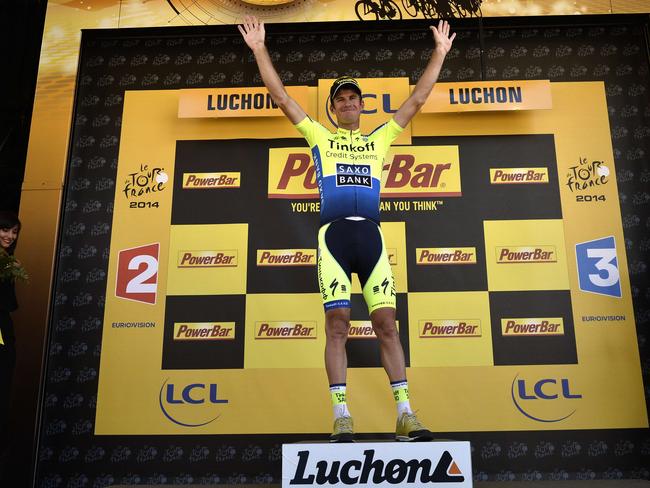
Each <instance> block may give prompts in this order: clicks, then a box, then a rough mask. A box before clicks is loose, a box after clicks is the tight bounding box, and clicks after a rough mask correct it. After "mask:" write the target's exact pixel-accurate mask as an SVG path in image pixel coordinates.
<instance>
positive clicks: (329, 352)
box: [238, 17, 456, 442]
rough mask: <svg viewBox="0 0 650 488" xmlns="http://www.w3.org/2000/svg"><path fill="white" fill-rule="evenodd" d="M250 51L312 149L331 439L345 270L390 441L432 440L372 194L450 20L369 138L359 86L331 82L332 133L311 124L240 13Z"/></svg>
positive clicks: (443, 44)
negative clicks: (379, 385)
mask: <svg viewBox="0 0 650 488" xmlns="http://www.w3.org/2000/svg"><path fill="white" fill-rule="evenodd" d="M238 28H239V31H240V32H241V34H242V36H243V37H244V40H245V41H246V44H247V45H248V47H250V48H251V50H252V51H253V54H254V55H255V60H256V61H257V66H258V68H259V70H260V74H261V76H262V81H263V82H264V85H266V88H267V89H268V91H269V93H270V94H271V96H272V97H273V101H274V102H275V103H276V104H277V105H278V106H279V107H280V109H282V111H283V112H284V114H285V115H286V116H287V117H288V118H289V120H290V121H291V122H292V123H293V124H294V125H295V126H296V129H297V130H298V131H299V132H300V133H301V134H302V135H303V136H304V137H305V139H306V140H307V142H308V144H309V147H310V148H311V151H312V157H313V161H314V166H315V170H316V180H317V183H318V189H319V192H320V201H321V207H320V208H321V210H320V219H321V227H320V230H319V232H318V284H319V288H320V292H321V295H322V298H323V304H324V306H325V336H326V342H325V369H326V370H327V377H328V380H329V383H330V394H331V398H332V403H333V406H334V417H335V420H334V429H333V433H332V435H331V436H330V440H331V441H332V442H351V441H352V440H353V423H352V416H351V415H350V412H349V410H348V407H347V403H346V373H347V356H346V352H345V343H346V341H347V337H348V331H349V328H350V293H351V289H352V286H351V273H357V275H358V277H359V281H360V283H361V286H362V288H363V296H364V299H365V301H366V304H367V305H368V311H369V313H370V319H371V321H372V327H373V329H374V331H375V334H376V336H377V339H378V340H379V348H380V355H381V361H382V365H383V366H384V369H385V370H386V373H387V375H388V378H389V380H390V384H391V387H392V390H393V396H394V397H395V402H396V404H397V427H396V439H397V440H399V441H420V440H431V439H432V434H431V432H430V431H428V430H427V429H425V428H424V427H423V426H422V424H420V422H419V421H418V419H417V417H416V416H415V414H414V413H413V411H412V410H411V406H410V404H409V393H408V385H407V382H406V367H405V362H404V350H403V349H402V344H401V343H400V339H399V334H398V331H397V327H396V324H395V284H394V281H393V274H392V271H391V268H390V264H389V262H388V255H387V253H386V247H385V244H384V238H383V235H382V233H381V229H380V227H379V193H380V184H381V172H382V166H383V161H384V157H385V155H386V152H387V151H388V149H389V148H390V145H391V144H392V142H393V141H394V140H395V139H396V138H397V136H398V135H399V134H400V132H401V131H402V130H403V128H404V127H406V125H407V124H408V123H409V122H410V121H411V119H412V118H413V117H414V116H415V114H417V113H418V111H419V110H420V108H421V107H422V105H424V102H425V101H426V99H427V97H428V96H429V94H430V93H431V90H432V89H433V85H434V84H435V82H436V80H437V79H438V75H439V73H440V69H441V68H442V63H443V61H444V59H445V56H446V55H447V53H448V52H449V50H450V49H451V44H452V42H453V40H454V38H455V37H456V34H453V35H451V36H450V35H449V30H450V29H449V24H448V23H447V22H446V21H440V22H439V23H438V26H437V27H434V26H431V27H430V29H431V31H432V33H433V39H434V41H435V49H434V51H433V55H432V56H431V59H430V61H429V63H428V64H427V66H426V68H425V70H424V72H423V73H422V76H421V77H420V79H419V80H418V82H417V84H416V85H415V88H414V89H413V92H412V93H411V95H410V96H409V97H408V98H407V99H406V101H405V102H404V103H403V104H402V106H401V107H400V108H399V110H397V112H396V113H395V115H394V116H393V118H391V119H390V120H389V121H388V122H386V123H385V124H382V125H381V126H379V127H377V128H376V129H375V130H374V131H373V132H371V133H370V134H368V135H362V134H361V132H360V130H359V122H360V118H361V111H362V110H363V106H364V103H363V98H362V94H361V87H360V86H359V83H358V82H357V81H356V80H355V79H353V78H350V77H345V76H344V77H341V78H338V79H337V80H336V81H334V83H333V84H332V87H331V88H330V97H329V103H330V106H329V109H330V111H331V112H332V113H333V114H334V116H335V117H336V123H337V125H338V129H337V131H336V132H333V133H332V132H330V131H329V130H327V129H326V128H325V127H323V126H322V125H321V124H319V123H318V122H316V121H314V120H312V119H311V118H310V117H309V116H308V115H307V114H306V113H305V111H304V110H303V109H302V108H301V107H300V106H299V105H298V104H297V103H296V101H295V100H293V99H292V98H291V97H290V96H289V95H288V94H287V92H286V90H285V87H284V85H283V84H282V81H281V80H280V77H279V76H278V73H277V71H276V70H275V68H274V67H273V63H272V62H271V58H270V56H269V53H268V51H267V49H266V46H265V44H264V38H265V33H264V24H263V23H262V22H260V21H258V19H256V18H255V17H246V18H245V20H244V23H243V24H242V25H240V26H238Z"/></svg>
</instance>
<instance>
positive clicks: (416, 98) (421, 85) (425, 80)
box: [393, 20, 456, 127]
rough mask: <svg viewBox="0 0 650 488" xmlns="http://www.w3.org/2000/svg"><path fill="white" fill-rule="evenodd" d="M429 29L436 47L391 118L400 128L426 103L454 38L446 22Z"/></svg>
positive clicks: (454, 35) (443, 21)
mask: <svg viewBox="0 0 650 488" xmlns="http://www.w3.org/2000/svg"><path fill="white" fill-rule="evenodd" d="M429 29H431V32H432V33H433V38H434V40H435V41H436V47H435V49H434V50H433V55H432V56H431V59H430V60H429V63H428V64H427V67H426V68H425V69H424V73H422V76H421V77H420V79H419V80H418V82H417V83H416V85H415V88H413V92H412V93H411V95H410V96H409V97H408V98H407V99H406V101H405V102H404V103H403V104H402V106H401V107H400V108H399V109H398V110H397V112H396V113H395V115H394V116H393V118H394V119H395V122H397V123H398V124H399V125H400V127H406V126H407V125H408V123H409V122H410V121H411V119H412V118H413V117H415V114H417V113H418V112H419V111H420V109H421V108H422V105H424V102H426V100H427V98H428V97H429V94H430V93H431V90H433V85H435V84H436V81H437V80H438V76H439V75H440V69H441V68H442V63H443V62H444V61H445V56H447V53H448V52H449V50H450V49H451V44H452V42H453V41H454V38H455V37H456V33H455V32H454V33H453V34H452V35H451V36H450V35H449V30H450V27H449V23H448V22H447V21H446V20H441V21H440V22H438V27H437V28H436V27H434V26H430V27H429Z"/></svg>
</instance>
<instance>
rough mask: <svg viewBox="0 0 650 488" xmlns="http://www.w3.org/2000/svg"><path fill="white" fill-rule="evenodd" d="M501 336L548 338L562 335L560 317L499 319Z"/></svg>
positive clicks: (562, 323)
mask: <svg viewBox="0 0 650 488" xmlns="http://www.w3.org/2000/svg"><path fill="white" fill-rule="evenodd" d="M501 335H503V336H549V335H564V321H563V320H562V317H553V318H526V319H501Z"/></svg>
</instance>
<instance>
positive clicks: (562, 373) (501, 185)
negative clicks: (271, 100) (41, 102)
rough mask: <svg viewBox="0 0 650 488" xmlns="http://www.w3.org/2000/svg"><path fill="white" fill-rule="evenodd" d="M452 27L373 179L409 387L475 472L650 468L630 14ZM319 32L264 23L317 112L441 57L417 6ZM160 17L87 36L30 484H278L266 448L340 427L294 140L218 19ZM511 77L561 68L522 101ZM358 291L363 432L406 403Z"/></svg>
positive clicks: (355, 381)
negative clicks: (138, 26) (200, 23)
mask: <svg viewBox="0 0 650 488" xmlns="http://www.w3.org/2000/svg"><path fill="white" fill-rule="evenodd" d="M459 24H460V26H459V27H460V35H459V39H458V41H457V43H456V44H455V47H454V50H453V51H452V52H451V53H450V56H449V59H448V62H447V64H446V65H445V68H444V70H443V73H442V75H441V81H442V82H454V83H449V84H446V85H443V84H442V83H441V84H440V85H439V90H442V92H443V93H444V92H445V90H446V93H447V98H446V104H445V103H442V102H440V103H432V105H431V106H430V107H428V108H427V113H423V114H421V115H419V116H418V117H417V118H416V119H414V121H413V123H412V124H411V126H410V127H409V128H408V130H407V131H406V134H405V135H403V136H402V139H400V140H399V141H398V143H397V145H396V146H394V147H393V149H392V150H391V153H390V154H389V156H388V157H387V160H386V163H385V168H384V169H385V171H384V175H383V178H384V189H385V190H384V195H383V202H382V216H383V217H382V218H383V222H382V228H383V230H384V232H385V236H386V245H387V248H388V252H389V258H390V260H391V264H392V268H393V272H394V275H395V277H396V293H397V303H398V323H399V330H400V335H401V337H402V342H403V344H404V346H405V350H406V355H407V364H408V366H409V373H408V374H409V379H410V384H411V390H412V393H413V398H414V404H415V406H416V408H418V409H419V415H420V417H421V418H422V420H424V421H425V422H426V423H427V424H428V425H429V426H430V427H431V428H432V429H434V430H436V431H439V432H443V433H446V434H445V436H446V437H453V438H456V439H468V440H471V441H472V442H473V448H474V460H473V464H474V469H475V472H476V474H475V477H476V479H479V480H481V479H570V478H574V479H575V478H577V479H591V478H597V477H598V478H608V477H609V478H612V477H614V478H615V477H624V476H625V477H647V475H648V473H647V472H646V471H644V468H642V466H645V465H647V463H646V462H645V461H647V457H648V455H650V441H649V440H648V438H647V426H648V422H647V407H646V402H645V395H644V387H643V381H642V371H641V365H640V361H639V345H638V341H637V328H636V325H637V323H636V322H639V324H647V317H645V316H643V315H642V316H639V315H638V314H637V318H640V320H638V321H635V315H634V310H633V298H634V299H636V300H643V299H644V297H643V296H642V295H641V296H639V289H640V288H639V286H645V285H643V283H644V282H643V281H642V280H644V279H645V278H644V277H643V274H642V273H643V269H642V268H643V266H644V265H643V262H642V261H639V259H638V258H635V257H629V256H628V251H629V252H631V253H632V254H634V253H636V249H637V248H635V247H634V245H635V241H634V239H636V238H635V237H630V235H632V236H634V235H635V234H630V232H634V231H635V229H637V228H639V226H641V225H645V223H644V222H643V221H642V220H641V219H640V218H637V219H630V218H627V217H625V218H623V219H622V218H621V206H625V205H630V204H633V205H647V200H648V198H646V197H647V192H645V190H643V189H642V187H636V188H635V187H633V186H631V187H630V189H629V190H625V187H624V186H619V183H620V182H622V184H623V185H625V183H628V182H630V181H631V180H632V179H633V178H634V174H635V173H634V171H633V170H631V169H630V168H631V167H632V166H633V165H634V164H636V161H637V159H638V158H641V157H643V154H645V152H646V151H647V138H648V133H650V132H648V130H647V123H645V122H643V121H644V120H647V117H649V116H650V114H648V113H640V111H639V110H640V109H639V108H638V107H645V106H648V104H647V93H646V91H645V89H644V88H643V87H644V86H646V85H647V79H648V65H647V62H646V60H645V59H644V54H643V51H642V49H643V48H642V46H643V36H642V34H641V30H640V28H639V27H637V26H635V25H633V24H629V25H625V26H621V25H605V26H593V27H589V26H587V27H549V28H541V27H537V28H534V29H532V28H527V27H519V28H512V27H508V28H501V27H499V26H498V25H495V26H494V27H493V28H490V29H489V30H488V31H486V32H484V40H485V39H487V40H489V44H490V46H486V48H485V49H486V55H485V56H484V57H483V58H481V57H480V51H479V45H480V39H479V36H478V33H477V32H476V31H475V30H473V29H472V28H471V25H470V24H466V25H464V24H463V23H461V22H459ZM328 30H329V32H327V33H326V34H314V33H311V32H308V31H307V28H304V30H303V31H302V32H301V28H300V27H298V26H292V27H291V29H290V31H286V32H281V30H280V29H277V30H276V31H275V32H273V31H272V34H271V40H270V43H269V44H270V47H271V51H272V55H273V57H274V58H275V60H276V63H277V65H278V68H279V71H280V73H281V76H282V78H283V79H284V80H285V82H286V83H287V84H289V85H292V86H293V87H294V88H292V89H294V90H296V91H295V93H296V96H297V97H298V96H300V97H303V98H301V100H303V103H304V104H305V107H306V108H307V109H308V111H309V113H310V114H312V116H313V117H317V118H319V119H320V120H321V121H323V123H326V124H328V123H329V121H328V117H327V113H326V112H325V111H324V107H325V105H324V96H323V87H325V86H327V82H326V81H324V80H327V79H331V78H333V77H335V76H338V75H339V74H342V73H349V74H353V75H354V76H357V77H359V78H361V79H362V83H363V86H364V87H366V90H365V91H366V95H367V98H366V110H367V111H368V112H369V113H368V114H367V116H366V117H367V119H368V120H367V123H368V124H369V125H376V124H377V123H380V122H381V121H382V120H385V119H386V118H387V117H389V116H390V113H391V111H392V110H394V108H395V107H396V106H398V104H399V100H400V99H401V98H403V97H404V96H405V95H404V93H406V92H405V90H408V86H409V84H412V83H413V81H414V79H416V78H417V76H418V74H419V72H420V70H421V69H422V67H423V64H424V62H425V61H424V60H425V59H426V58H427V56H428V55H429V52H430V49H431V41H430V38H429V35H428V34H427V33H426V32H425V25H424V24H421V23H413V24H411V23H403V24H400V29H399V30H396V31H391V30H386V31H385V32H365V31H362V30H357V29H355V28H354V27H353V26H351V25H346V24H331V25H329V26H328ZM170 32H172V31H170V30H166V31H165V33H166V36H165V37H164V38H163V37H160V36H159V33H157V32H156V31H151V32H146V33H145V32H144V31H136V32H132V33H129V36H128V38H127V37H122V33H120V32H104V33H100V32H88V33H86V35H85V37H84V40H83V43H82V56H81V61H80V73H79V81H78V91H77V98H76V110H75V116H74V124H75V125H74V133H73V137H72V142H71V144H72V146H71V154H70V162H69V175H68V193H67V196H66V203H65V212H64V219H63V224H62V241H61V247H60V252H59V271H60V272H59V274H58V281H57V285H56V295H55V303H54V316H53V323H52V325H53V331H52V338H51V341H50V347H49V357H50V359H49V364H48V373H47V386H46V391H45V398H44V402H45V403H44V411H43V421H42V430H41V440H40V446H39V469H38V473H37V478H38V483H39V484H40V486H60V485H62V484H63V483H64V482H65V483H66V484H68V485H75V484H82V485H83V484H88V485H91V486H106V485H108V484H111V483H118V482H121V483H136V482H147V483H164V482H168V483H170V482H177V483H190V482H194V483H212V482H219V481H221V482H225V481H228V482H270V481H279V459H280V444H281V443H282V442H289V441H294V440H305V439H319V438H323V437H325V436H326V434H327V432H328V431H329V428H330V423H331V419H330V416H331V412H330V406H329V401H328V395H327V389H326V386H327V382H326V377H325V374H324V370H323V368H322V359H321V358H322V348H323V343H324V329H323V327H324V324H323V312H322V307H321V305H320V298H319V294H318V290H317V284H316V278H315V266H314V263H315V249H316V230H317V227H318V213H317V211H318V200H317V199H316V198H315V197H316V194H317V188H316V186H315V183H314V175H313V170H311V169H310V160H309V158H310V153H309V150H308V148H307V147H306V145H305V143H304V142H303V140H302V139H301V138H300V137H299V135H298V134H297V132H296V131H295V129H293V128H292V127H291V125H290V124H289V123H288V122H286V121H285V120H284V119H283V118H282V117H274V116H273V111H274V110H275V109H274V108H273V107H272V105H269V104H268V103H267V99H266V97H265V96H264V93H263V91H260V90H259V89H257V88H255V87H258V86H259V85H260V79H259V75H258V74H257V73H256V69H255V65H254V62H253V60H252V58H251V56H250V54H249V53H248V52H247V51H245V49H244V46H243V44H242V42H241V40H240V38H239V36H238V35H236V34H235V32H234V30H233V29H232V28H223V29H221V30H219V29H216V30H214V29H212V30H209V31H208V30H205V31H201V32H198V31H193V32H192V35H188V33H187V32H184V31H173V34H172V35H170ZM482 62H483V63H484V64H481V63H482ZM481 73H484V75H485V76H484V78H486V79H488V80H493V83H490V84H489V85H484V84H479V83H472V82H471V81H469V80H475V79H479V78H481ZM525 79H534V80H540V82H541V80H548V79H550V80H551V81H552V83H550V84H548V83H541V85H542V86H541V90H542V93H545V94H546V95H547V97H546V98H545V99H544V100H542V99H538V102H539V105H533V106H531V107H530V108H529V109H527V110H517V108H518V105H517V104H518V103H520V102H521V101H522V99H523V98H522V97H525V96H526V94H527V93H528V91H527V90H528V89H531V87H530V86H528V85H526V84H525V83H523V80H525ZM319 80H320V82H319ZM499 80H506V81H499ZM518 80H522V81H518ZM208 87H212V88H213V89H210V90H196V91H195V90H188V91H183V90H179V88H184V89H191V88H208ZM214 87H217V88H221V87H223V88H228V90H219V89H214ZM544 90H546V91H544ZM186 97H189V98H186ZM196 97H205V98H204V100H205V104H204V105H203V107H201V104H200V103H199V104H198V105H194V106H193V105H192V103H189V104H188V105H184V104H183V102H184V101H185V100H188V101H189V102H194V103H196V100H197V98H196ZM192 99H194V100H192ZM443 101H445V99H444V97H443ZM489 104H491V105H494V106H495V108H498V109H499V110H493V111H486V110H484V108H485V106H486V105H489ZM454 105H455V106H457V109H456V108H454V107H453V106H454ZM472 106H473V107H474V108H475V109H476V110H475V111H471V110H470V111H468V110H467V109H468V108H471V107H472ZM197 107H198V109H197ZM450 107H451V108H450ZM504 108H509V109H515V110H503V109H504ZM204 109H205V110H204ZM239 110H249V111H250V110H260V111H262V112H264V114H263V116H261V115H260V116H253V117H236V116H232V115H237V113H238V111H239ZM461 110H464V112H462V113H461ZM205 111H209V112H212V114H208V115H207V116H206V114H205V113H202V112H205ZM219 112H231V113H230V114H227V113H225V114H224V115H226V116H222V117H219V116H215V115H218V113H219ZM228 115H230V116H228ZM639 120H640V121H641V122H639ZM610 124H611V126H610ZM631 132H632V134H631V135H630V133H631ZM612 142H613V144H612ZM637 155H638V158H637ZM635 171H641V172H642V176H641V180H639V181H642V180H643V178H646V179H647V174H646V173H647V168H645V169H638V170H635ZM643 171H645V172H643ZM617 174H618V176H619V182H617V179H616V175H617ZM643 175H645V176H643ZM626 178H627V179H626ZM624 232H626V233H627V234H624ZM634 255H635V256H636V254H634ZM635 279H636V280H637V283H639V284H637V285H634V280H635ZM638 280H641V281H640V282H639V281H638ZM631 281H632V283H633V286H631V285H630V282H631ZM353 293H354V295H353V316H352V319H353V324H352V325H353V329H352V332H353V334H352V335H353V337H352V338H351V340H350V341H349V346H348V350H349V354H350V365H351V370H350V373H349V385H350V403H351V408H352V411H353V413H355V415H356V417H355V421H356V424H357V429H358V431H359V432H360V433H362V436H366V437H377V436H378V435H380V436H381V435H382V433H388V432H391V431H392V429H393V428H394V425H393V423H394V405H393V401H392V399H391V395H390V392H389V389H388V386H387V380H386V378H385V375H384V373H383V371H382V370H381V369H380V367H379V366H380V365H379V358H378V351H377V347H376V340H375V339H374V338H373V336H372V332H371V329H370V328H369V326H368V316H367V312H366V311H365V308H364V306H363V300H362V298H361V295H360V290H359V288H358V283H355V285H354V289H353ZM646 299H647V297H646ZM639 340H641V339H639ZM370 403H371V404H372V406H373V408H372V409H368V408H367V405H368V404H370ZM477 405H480V406H481V407H480V410H478V409H477V407H476V406H477Z"/></svg>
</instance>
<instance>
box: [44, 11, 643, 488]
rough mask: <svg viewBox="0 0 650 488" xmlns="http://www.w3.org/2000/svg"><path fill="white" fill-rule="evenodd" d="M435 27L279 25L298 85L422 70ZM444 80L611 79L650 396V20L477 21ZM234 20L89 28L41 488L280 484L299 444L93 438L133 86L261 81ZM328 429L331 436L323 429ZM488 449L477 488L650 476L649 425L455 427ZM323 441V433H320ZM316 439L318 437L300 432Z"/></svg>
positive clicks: (50, 350)
mask: <svg viewBox="0 0 650 488" xmlns="http://www.w3.org/2000/svg"><path fill="white" fill-rule="evenodd" d="M428 25H429V22H426V21H418V20H413V21H402V22H368V23H362V22H338V23H311V24H282V25H268V26H267V37H268V45H269V50H270V52H271V53H272V56H273V59H274V61H275V64H276V67H277V69H278V72H279V73H280V76H281V77H282V79H283V81H284V82H285V84H287V85H315V84H316V83H317V80H318V78H333V77H336V76H338V75H341V74H351V75H353V76H357V77H383V76H391V77H392V76H409V77H410V79H411V83H415V81H416V80H417V78H418V76H419V74H420V73H421V70H422V69H423V67H424V65H425V63H426V61H427V60H428V56H429V55H430V50H431V48H432V41H431V40H430V34H429V33H428V28H427V26H428ZM453 27H454V29H455V30H457V31H458V32H459V35H458V38H457V40H456V41H455V44H454V49H453V51H452V52H451V53H450V55H449V56H448V59H447V61H446V63H445V66H444V68H443V71H442V73H441V77H440V81H463V80H467V81H469V80H497V79H551V81H594V80H603V81H605V87H606V93H607V103H608V108H609V115H610V126H611V131H612V142H613V148H614V158H615V163H616V168H617V175H616V176H617V181H618V187H619V198H620V203H621V210H622V221H623V229H624V235H625V246H626V250H627V256H628V265H629V271H630V280H631V284H632V293H633V301H634V309H635V318H636V324H637V335H638V341H639V348H640V353H641V362H642V365H641V367H642V371H643V377H644V383H645V385H646V402H647V403H648V402H649V400H650V388H649V386H648V385H650V354H649V351H650V344H648V328H649V327H650V304H649V302H650V286H649V285H650V278H649V277H648V272H647V268H648V250H650V216H649V214H650V212H648V209H649V208H650V190H648V188H649V185H648V183H649V182H650V163H649V160H648V154H650V93H649V92H650V82H649V80H650V65H649V62H650V50H649V47H648V46H649V44H648V39H649V36H648V17H647V16H644V15H637V16H583V17H536V18H507V19H506V18H495V19H463V20H455V21H453ZM259 85H261V79H260V77H259V74H258V73H257V69H256V67H255V64H254V60H253V57H252V55H251V53H250V51H249V50H248V48H247V47H246V46H245V45H244V44H243V42H242V40H241V37H240V35H239V33H238V32H237V30H236V28H235V27H234V26H215V27H193V28H151V29H118V30H96V31H84V33H83V36H82V49H81V56H80V63H79V71H78V78H77V89H76V94H75V104H74V111H73V120H72V124H73V130H72V131H71V138H70V146H69V156H68V165H67V171H66V182H65V192H64V198H63V203H62V210H61V212H62V220H61V222H62V224H61V227H60V230H59V239H58V245H57V250H58V253H57V258H56V264H55V266H56V267H55V277H56V278H55V283H54V287H53V295H52V307H51V310H50V326H49V330H48V339H47V358H46V366H45V373H44V382H43V385H42V393H41V401H40V415H39V418H40V420H39V434H38V445H37V453H36V457H37V466H36V472H35V485H36V486H39V487H43V488H45V487H47V488H54V487H59V486H61V487H63V486H70V487H73V486H89V487H93V488H95V487H103V486H110V485H112V484H142V483H145V484H169V483H177V484H187V483H196V484H212V483H214V484H216V483H274V482H279V480H280V449H281V443H282V442H291V441H295V440H298V437H297V436H281V437H279V436H269V435H263V436H192V437H190V436H187V437H182V436H94V435H93V430H94V417H95V406H96V399H97V379H98V372H99V356H100V353H101V331H102V320H103V309H104V299H105V292H106V276H107V266H108V254H109V246H110V233H111V222H112V210H113V200H114V194H115V191H116V190H117V191H119V188H118V185H119V183H118V182H116V180H115V177H116V171H117V155H118V148H119V138H120V126H121V114H122V104H123V95H124V91H125V90H134V89H138V90H152V89H154V90H157V89H178V88H201V87H228V86H259ZM321 436H322V435H321ZM447 436H448V437H453V438H456V439H467V440H470V441H471V442H472V446H473V464H474V469H475V479H476V480H477V481H483V480H504V481H507V480H539V479H546V480H567V479H585V480H588V479H618V478H646V479H647V478H650V471H649V470H648V466H649V465H650V433H649V431H648V429H633V430H600V431H554V432H505V433H504V432H487V433H449V434H447ZM310 437H311V438H317V437H318V436H316V435H314V436H310ZM300 438H301V439H304V438H305V436H300Z"/></svg>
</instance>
